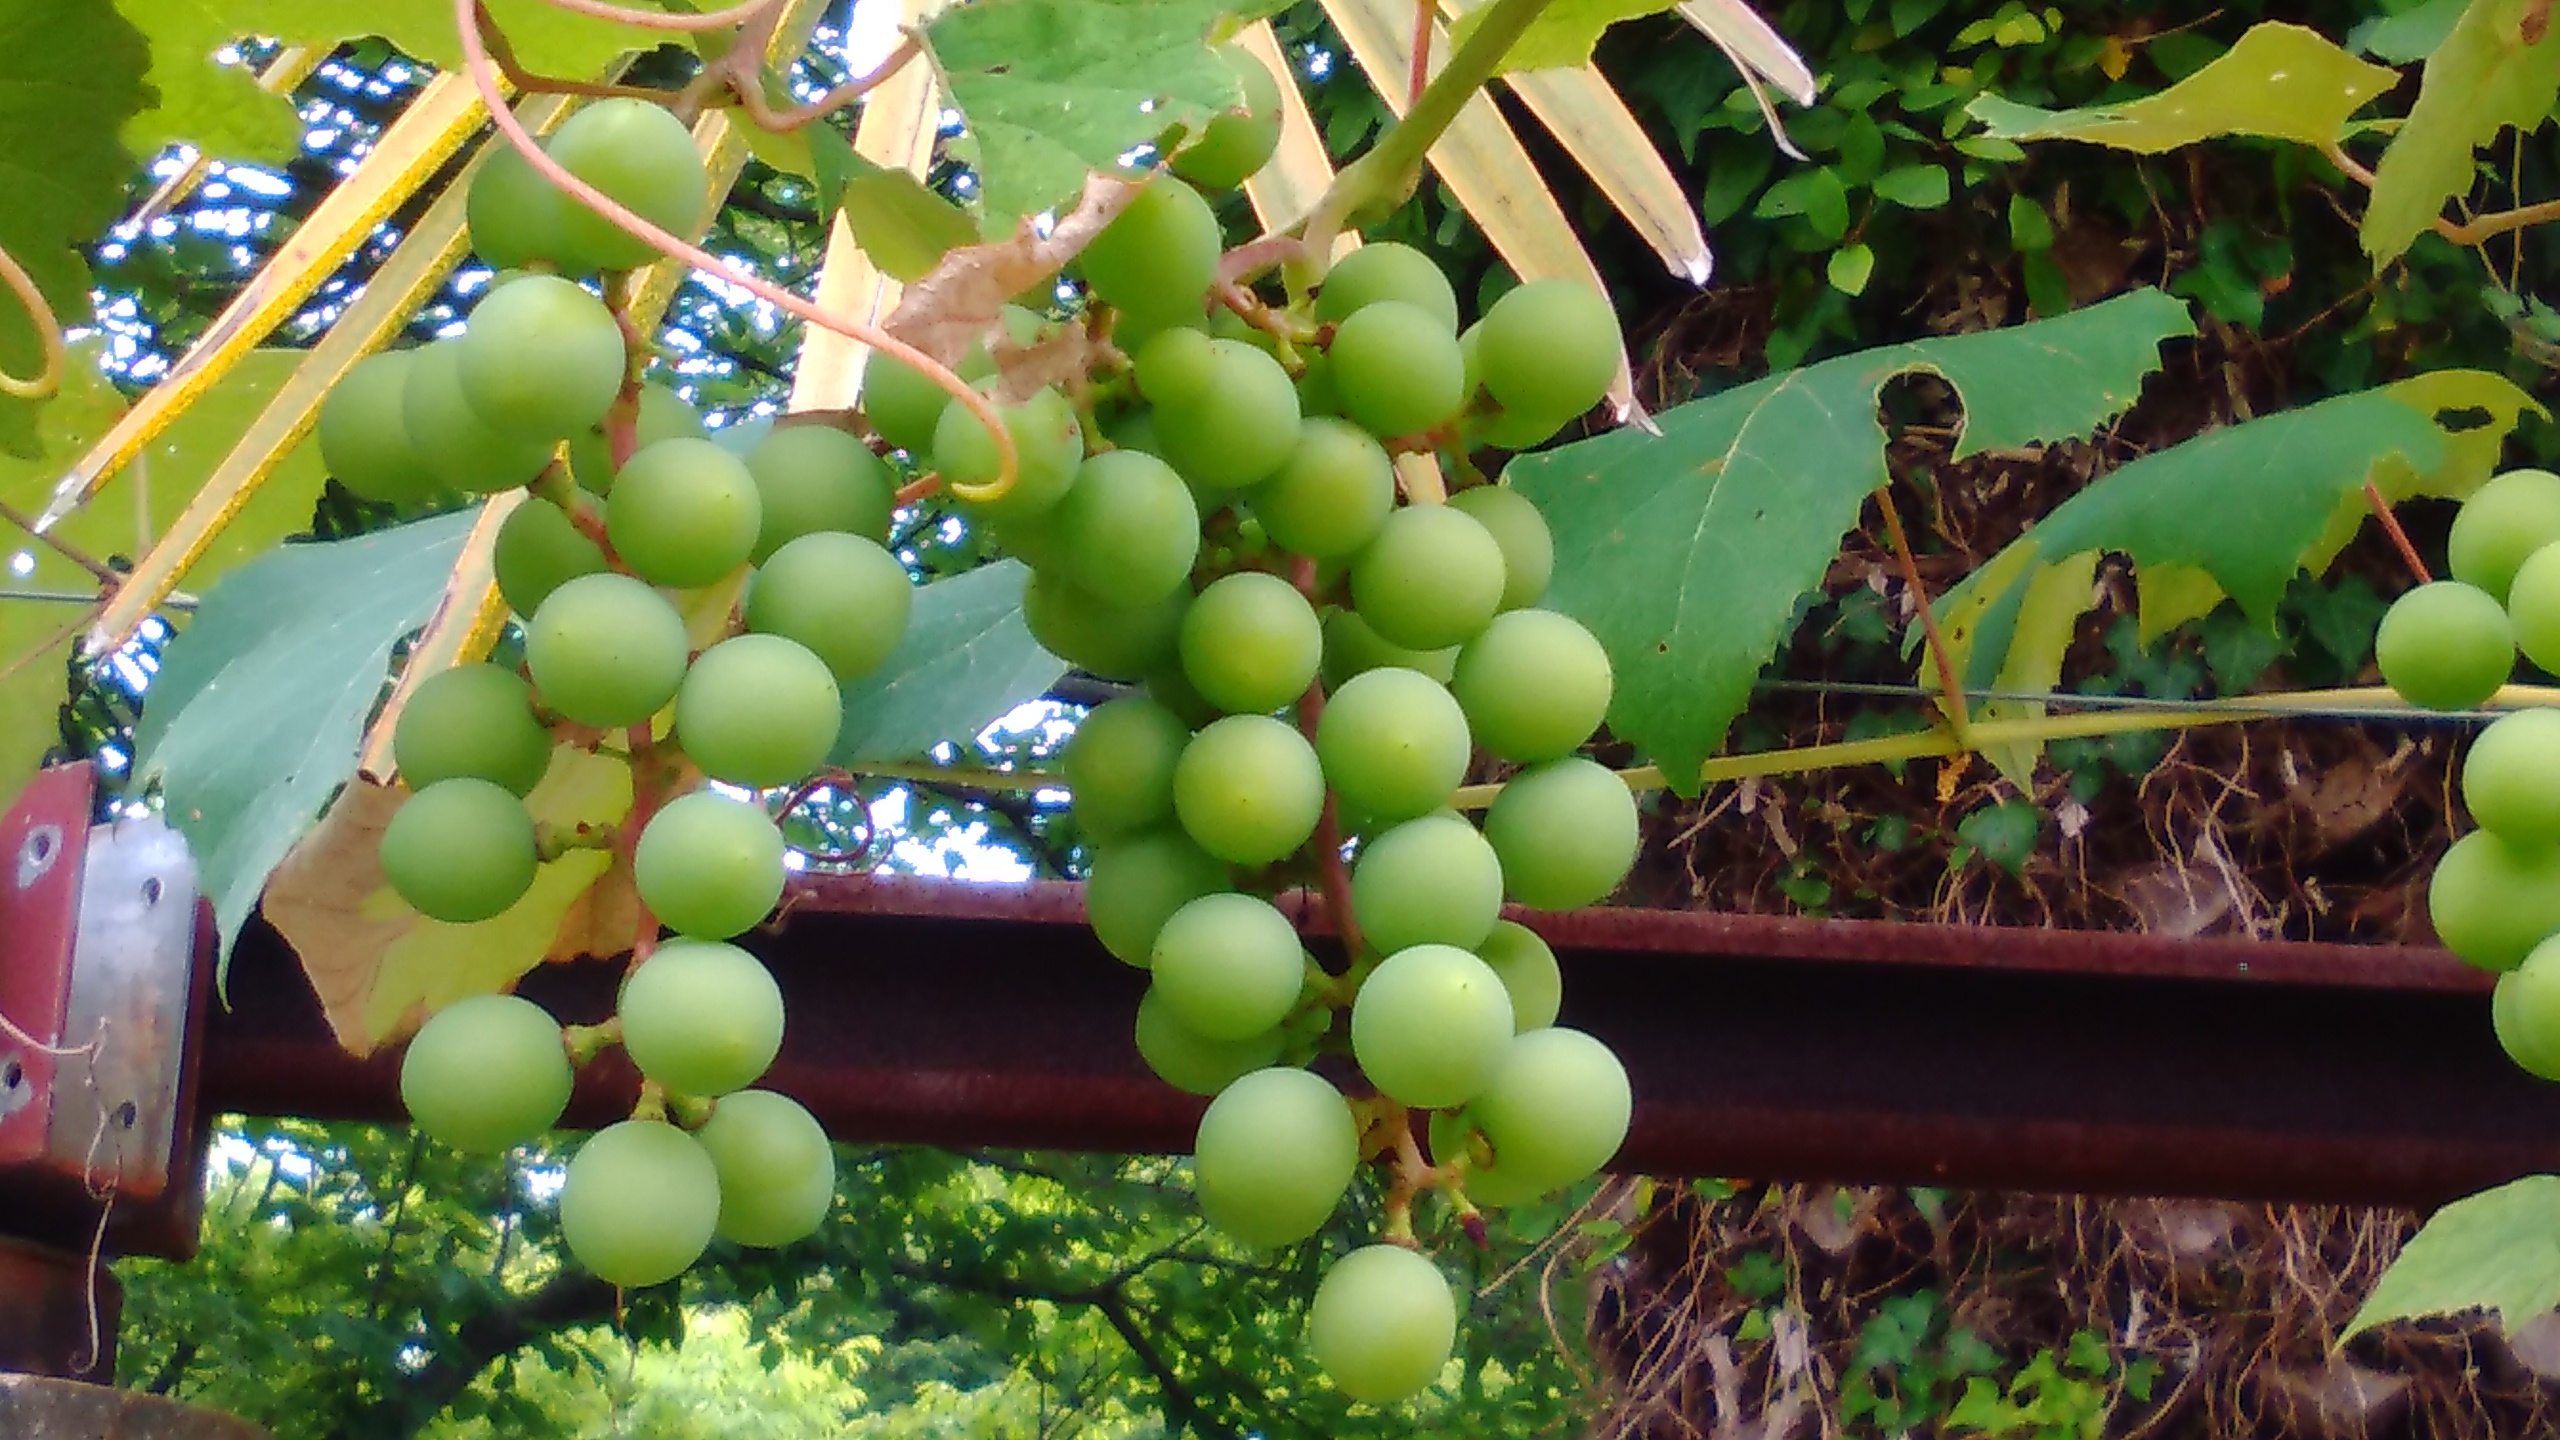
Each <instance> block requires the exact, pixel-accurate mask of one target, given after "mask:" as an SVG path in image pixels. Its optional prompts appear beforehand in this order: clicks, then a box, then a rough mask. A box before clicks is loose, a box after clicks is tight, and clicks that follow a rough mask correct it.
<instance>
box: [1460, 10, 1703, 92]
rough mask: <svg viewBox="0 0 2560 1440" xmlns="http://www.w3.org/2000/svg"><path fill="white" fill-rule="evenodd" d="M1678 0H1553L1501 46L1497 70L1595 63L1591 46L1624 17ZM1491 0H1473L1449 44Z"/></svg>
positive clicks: (1479, 20) (1470, 30)
mask: <svg viewBox="0 0 2560 1440" xmlns="http://www.w3.org/2000/svg"><path fill="white" fill-rule="evenodd" d="M1678 3H1679V0H1553V3H1551V4H1549V5H1548V6H1547V8H1545V9H1544V10H1541V11H1539V12H1538V18H1537V19H1535V20H1532V21H1530V22H1529V28H1528V29H1527V30H1526V31H1524V32H1522V34H1521V36H1520V38H1519V39H1518V40H1515V41H1513V42H1512V45H1511V48H1510V49H1509V50H1506V51H1504V52H1503V56H1502V66H1501V69H1500V70H1499V71H1498V72H1497V73H1499V74H1510V73H1512V72H1514V71H1520V70H1576V69H1580V68H1581V67H1583V66H1585V65H1588V64H1590V63H1591V50H1592V47H1594V46H1596V45H1598V44H1599V43H1600V36H1601V35H1602V34H1603V33H1604V32H1606V31H1607V30H1608V28H1609V27H1610V26H1612V25H1615V24H1617V23H1618V22H1619V21H1621V20H1641V19H1643V18H1644V17H1645V16H1647V15H1659V14H1661V13H1662V12H1663V11H1665V10H1668V9H1670V8H1671V7H1672V6H1673V5H1675V4H1678ZM1488 8H1490V5H1489V0H1472V3H1470V4H1469V5H1468V6H1467V10H1466V13H1465V14H1463V15H1461V16H1459V17H1458V23H1457V24H1456V25H1454V26H1452V27H1450V30H1449V48H1450V49H1452V50H1455V49H1457V48H1458V47H1459V46H1461V45H1464V44H1466V43H1467V41H1468V40H1469V39H1471V38H1472V37H1473V36H1474V35H1475V32H1476V27H1477V26H1479V25H1481V24H1483V23H1484V16H1485V12H1486V10H1487V9H1488Z"/></svg>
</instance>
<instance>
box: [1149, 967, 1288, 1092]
mask: <svg viewBox="0 0 2560 1440" xmlns="http://www.w3.org/2000/svg"><path fill="white" fill-rule="evenodd" d="M1137 1039H1138V1058H1139V1059H1141V1060H1144V1061H1145V1062H1146V1063H1147V1068H1148V1069H1149V1070H1152V1071H1154V1072H1155V1076H1156V1078H1157V1079H1159V1080H1162V1081H1163V1082H1164V1083H1166V1084H1167V1085H1170V1086H1172V1087H1173V1088H1174V1089H1176V1090H1180V1091H1183V1092H1185V1093H1186V1094H1191V1095H1215V1094H1217V1093H1218V1092H1219V1091H1221V1090H1224V1089H1226V1088H1227V1087H1228V1086H1229V1085H1232V1084H1234V1083H1235V1082H1236V1080H1237V1079H1238V1078H1239V1077H1241V1076H1244V1075H1250V1074H1252V1073H1253V1072H1254V1071H1256V1070H1260V1069H1263V1068H1264V1067H1266V1066H1268V1065H1270V1064H1272V1063H1273V1062H1275V1061H1277V1060H1278V1059H1279V1058H1280V1052H1281V1050H1282V1049H1283V1048H1285V1047H1286V1046H1287V1045H1288V1042H1289V1037H1288V1033H1287V1032H1286V1031H1284V1030H1282V1029H1280V1028H1278V1027H1277V1026H1275V1027H1273V1028H1271V1029H1269V1030H1265V1031H1263V1032H1262V1033H1261V1034H1259V1035H1248V1036H1246V1037H1245V1038H1243V1039H1241V1040H1212V1039H1210V1038H1209V1037H1208V1036H1206V1035H1203V1034H1201V1033H1199V1032H1198V1031H1196V1030H1193V1029H1192V1028H1191V1027H1189V1026H1187V1025H1185V1024H1183V1023H1182V1021H1181V1019H1180V1018H1179V1017H1177V1016H1176V1015H1175V1014H1174V1013H1173V1009H1172V1007H1171V1006H1169V1005H1167V1004H1166V1003H1165V1000H1164V997H1163V996H1162V995H1160V994H1158V993H1157V992H1156V988H1155V987H1154V986H1152V985H1150V986H1148V987H1147V993H1146V994H1144V995H1142V996H1140V997H1138V1026H1137Z"/></svg>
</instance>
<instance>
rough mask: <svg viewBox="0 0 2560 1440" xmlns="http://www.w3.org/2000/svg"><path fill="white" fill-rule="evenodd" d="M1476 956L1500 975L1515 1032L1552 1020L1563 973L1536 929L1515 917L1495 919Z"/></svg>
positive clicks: (1540, 1026) (1557, 1007)
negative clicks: (1508, 1002)
mask: <svg viewBox="0 0 2560 1440" xmlns="http://www.w3.org/2000/svg"><path fill="white" fill-rule="evenodd" d="M1476 958H1477V959H1479V960H1482V961H1483V962H1484V963H1485V964H1487V965H1489V966H1491V967H1492V968H1493V973H1494V974H1495V975H1497V976H1499V977H1501V980H1502V988H1503V991H1504V992H1505V993H1506V994H1508V995H1510V997H1511V1024H1512V1028H1513V1029H1514V1030H1515V1031H1518V1032H1525V1031H1530V1030H1538V1029H1543V1028H1545V1027H1546V1026H1549V1025H1553V1024H1554V1023H1556V1012H1557V1011H1558V1010H1561V1009H1562V1008H1564V972H1563V970H1562V969H1561V968H1560V967H1559V966H1558V965H1557V964H1556V952H1555V951H1554V950H1552V949H1550V948H1548V945H1547V942H1546V940H1545V939H1544V938H1543V937H1541V936H1540V935H1539V934H1538V932H1537V931H1535V930H1532V929H1530V928H1529V927H1528V926H1526V925H1523V924H1521V923H1520V922H1518V921H1516V920H1497V921H1495V922H1494V923H1493V933H1492V934H1490V935H1487V936H1486V937H1484V943H1482V944H1480V945H1478V946H1476Z"/></svg>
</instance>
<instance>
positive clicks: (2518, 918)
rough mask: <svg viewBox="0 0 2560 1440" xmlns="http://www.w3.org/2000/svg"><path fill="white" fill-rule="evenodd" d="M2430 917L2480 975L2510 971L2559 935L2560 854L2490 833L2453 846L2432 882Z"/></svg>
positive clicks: (2450, 947) (2446, 941) (2449, 945)
mask: <svg viewBox="0 0 2560 1440" xmlns="http://www.w3.org/2000/svg"><path fill="white" fill-rule="evenodd" d="M2427 918H2428V919H2429V920H2431V921H2432V922H2434V924H2435V930H2436V938H2437V939H2438V940H2440V941H2442V942H2444V948H2446V949H2447V950H2450V951H2452V952H2453V953H2454V954H2456V955H2458V956H2460V957H2461V958H2462V959H2464V960H2467V961H2469V962H2470V963H2472V964H2474V965H2477V966H2479V967H2480V968H2481V969H2483V970H2512V969H2514V968H2515V967H2516V966H2518V965H2520V964H2522V963H2524V957H2525V956H2526V955H2528V954H2531V953H2532V951H2533V948H2534V947H2535V946H2537V945H2539V944H2541V943H2542V942H2543V941H2544V940H2546V939H2548V938H2550V937H2551V936H2552V935H2555V934H2560V848H2554V847H2552V846H2549V845H2519V844H2516V843H2514V842H2512V841H2509V840H2506V839H2503V838H2501V837H2499V836H2498V835H2496V834H2494V833H2492V832H2490V831H2487V830H2474V831H2472V832H2471V833H2470V834H2468V835H2465V836H2463V837H2462V838H2461V839H2459V840H2456V841H2454V842H2453V845H2452V847H2451V848H2449V849H2447V850H2446V851H2445V852H2444V858H2443V859H2441V860H2438V861H2437V862H2436V872H2435V874H2434V876H2433V877H2431V878H2430V879H2429V880H2428V881H2427Z"/></svg>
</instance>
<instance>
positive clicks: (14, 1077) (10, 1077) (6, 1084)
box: [0, 1060, 27, 1090]
mask: <svg viewBox="0 0 2560 1440" xmlns="http://www.w3.org/2000/svg"><path fill="white" fill-rule="evenodd" d="M25 1083H27V1068H26V1067H25V1066H24V1065H21V1064H19V1063H18V1062H17V1061H15V1060H12V1061H10V1062H9V1063H8V1064H6V1065H0V1090H15V1089H17V1088H18V1087H19V1086H21V1085H24V1084H25Z"/></svg>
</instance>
